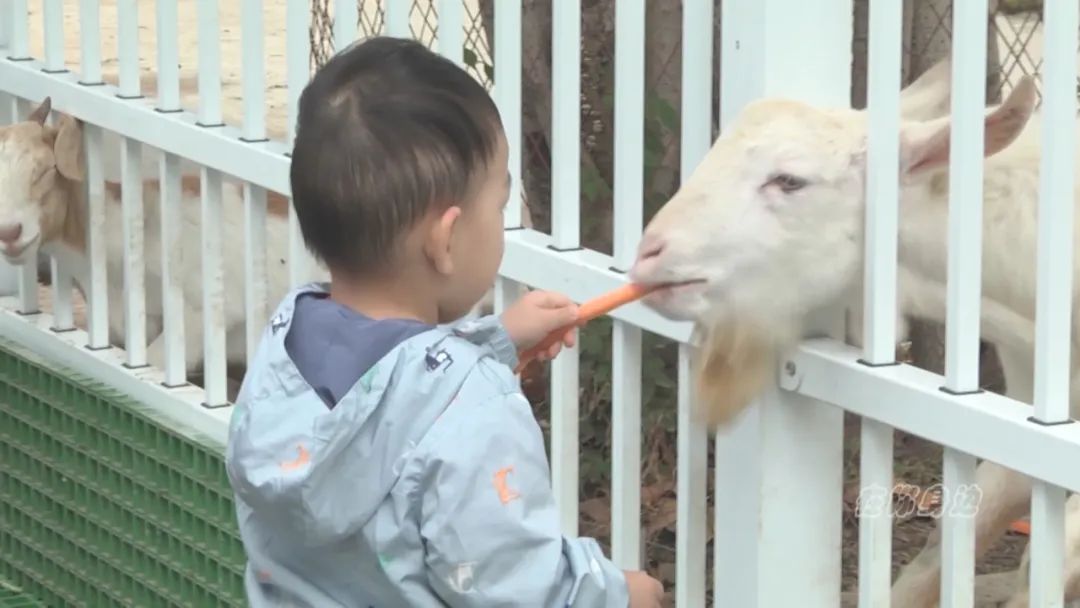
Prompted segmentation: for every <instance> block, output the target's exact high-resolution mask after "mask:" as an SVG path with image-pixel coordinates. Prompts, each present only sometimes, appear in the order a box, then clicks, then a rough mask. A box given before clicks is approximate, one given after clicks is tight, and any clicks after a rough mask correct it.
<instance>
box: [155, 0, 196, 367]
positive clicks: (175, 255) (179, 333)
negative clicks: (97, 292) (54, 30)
mask: <svg viewBox="0 0 1080 608" xmlns="http://www.w3.org/2000/svg"><path fill="white" fill-rule="evenodd" d="M162 4H170V3H167V2H159V3H158V6H161V5H162ZM159 169H160V178H161V195H160V196H161V200H160V204H161V213H160V226H161V307H162V308H161V309H162V315H163V317H164V325H165V326H164V328H163V331H164V338H163V340H164V343H163V345H162V346H163V348H164V361H163V362H162V364H163V365H164V367H165V380H164V384H165V386H169V387H175V386H183V385H184V384H186V383H187V365H186V363H185V361H186V357H187V352H186V346H185V344H186V342H185V338H184V331H185V329H188V330H190V329H191V328H185V323H184V321H185V315H184V308H185V306H184V286H183V285H184V283H183V281H184V274H183V273H184V269H183V268H179V269H178V268H174V267H173V265H174V264H175V263H176V261H177V260H178V259H180V246H181V243H182V238H183V235H182V228H183V225H184V214H183V210H184V209H183V205H184V200H183V194H182V193H183V189H182V187H181V182H180V180H181V177H180V157H178V156H176V155H174V154H169V153H167V152H162V153H161V161H160V167H159Z"/></svg>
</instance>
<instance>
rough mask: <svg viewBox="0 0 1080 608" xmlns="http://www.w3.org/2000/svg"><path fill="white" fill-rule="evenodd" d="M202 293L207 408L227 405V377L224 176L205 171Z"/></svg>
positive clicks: (209, 170)
mask: <svg viewBox="0 0 1080 608" xmlns="http://www.w3.org/2000/svg"><path fill="white" fill-rule="evenodd" d="M201 178H202V221H201V224H202V292H203V306H202V314H203V361H204V363H203V376H204V382H205V384H204V385H203V386H204V387H205V389H206V398H205V402H204V405H206V407H219V406H222V405H225V404H226V403H227V402H228V390H227V389H228V384H227V381H226V376H225V365H226V361H225V281H224V276H223V262H224V260H222V257H221V248H222V228H221V224H222V201H221V173H219V172H218V171H215V170H213V169H209V168H206V167H203V168H202V176H201Z"/></svg>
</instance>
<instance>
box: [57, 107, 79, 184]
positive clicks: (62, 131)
mask: <svg viewBox="0 0 1080 608" xmlns="http://www.w3.org/2000/svg"><path fill="white" fill-rule="evenodd" d="M56 122H57V127H56V141H55V143H54V144H53V155H54V156H55V157H56V170H57V171H59V172H60V175H63V176H64V177H66V178H68V179H70V180H74V181H82V179H83V177H84V175H85V173H84V169H83V145H82V126H81V125H80V124H79V121H78V120H76V119H75V118H74V117H73V116H69V115H67V114H64V115H63V116H61V117H60V118H59V119H57V121H56Z"/></svg>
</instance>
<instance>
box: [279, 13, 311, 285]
mask: <svg viewBox="0 0 1080 608" xmlns="http://www.w3.org/2000/svg"><path fill="white" fill-rule="evenodd" d="M288 2H289V3H288V5H287V8H286V12H287V15H286V16H287V19H288V25H287V26H286V32H285V36H286V39H285V61H286V71H287V74H286V79H287V80H288V88H289V124H288V128H287V133H288V141H289V145H290V146H292V143H293V139H294V138H295V137H296V116H297V112H298V111H299V102H300V93H301V92H302V91H303V90H304V86H306V85H307V83H308V80H309V79H310V78H311V64H310V55H311V41H310V38H309V37H308V28H309V27H310V21H311V15H310V11H309V10H308V3H307V2H306V1H305V0H288ZM291 202H292V201H290V204H289V282H290V284H291V285H298V284H300V283H301V282H303V280H304V278H305V272H304V266H305V264H304V261H305V260H306V259H307V258H306V256H307V251H306V250H305V249H304V239H303V235H301V234H300V223H299V222H298V221H297V219H296V211H295V210H294V209H293V206H292V204H291Z"/></svg>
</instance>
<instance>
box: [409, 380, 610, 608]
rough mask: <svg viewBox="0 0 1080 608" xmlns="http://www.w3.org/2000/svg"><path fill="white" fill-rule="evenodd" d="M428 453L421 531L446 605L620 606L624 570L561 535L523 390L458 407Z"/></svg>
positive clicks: (587, 542)
mask: <svg viewBox="0 0 1080 608" xmlns="http://www.w3.org/2000/svg"><path fill="white" fill-rule="evenodd" d="M455 417H456V418H457V420H455V423H454V424H453V425H448V426H451V427H452V428H453V430H452V431H450V430H449V429H448V432H447V433H445V434H444V435H445V437H444V438H443V441H441V445H437V446H436V447H435V448H434V449H433V450H432V452H431V453H430V455H429V460H428V462H427V464H426V466H425V473H424V475H423V477H424V480H425V481H424V483H423V485H424V487H422V488H421V493H422V494H421V498H420V500H421V504H422V507H421V511H422V512H421V528H420V533H421V536H422V537H423V540H424V542H425V544H426V548H427V553H426V561H427V566H428V581H429V583H430V585H431V586H432V587H433V588H434V589H435V591H436V592H437V593H438V594H439V595H440V596H441V597H442V599H443V601H445V602H446V603H447V604H448V605H450V606H452V607H455V608H456V607H459V606H476V607H487V606H530V607H533V606H545V607H546V606H559V607H563V606H566V607H572V608H585V607H589V608H592V607H604V608H626V606H627V605H628V603H629V597H628V595H627V588H626V579H625V576H624V575H623V572H622V571H621V570H620V569H619V568H617V567H616V566H615V565H614V564H613V563H612V562H611V561H610V560H608V559H607V558H606V557H605V556H604V554H603V552H602V551H601V550H600V547H599V545H598V544H597V542H596V541H595V540H593V539H591V538H570V537H566V536H564V535H563V534H562V533H561V530H560V527H559V516H558V511H557V510H556V508H555V500H554V496H553V494H552V490H551V479H550V474H549V471H548V464H547V458H546V454H545V450H544V442H543V437H542V435H541V433H540V427H539V426H538V425H537V423H536V420H535V418H534V417H533V413H532V409H531V407H530V406H529V403H528V401H526V400H525V397H524V396H523V395H522V394H521V393H520V392H516V391H515V392H512V393H509V394H505V395H501V396H499V397H497V398H495V399H492V400H490V401H488V402H486V403H483V404H480V405H479V406H473V407H471V408H465V409H464V411H459V412H458V413H456V414H455Z"/></svg>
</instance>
